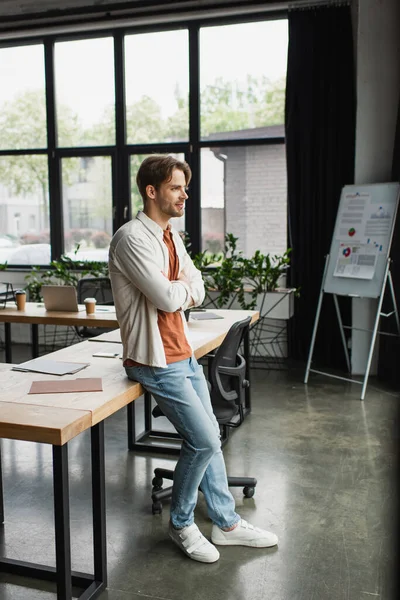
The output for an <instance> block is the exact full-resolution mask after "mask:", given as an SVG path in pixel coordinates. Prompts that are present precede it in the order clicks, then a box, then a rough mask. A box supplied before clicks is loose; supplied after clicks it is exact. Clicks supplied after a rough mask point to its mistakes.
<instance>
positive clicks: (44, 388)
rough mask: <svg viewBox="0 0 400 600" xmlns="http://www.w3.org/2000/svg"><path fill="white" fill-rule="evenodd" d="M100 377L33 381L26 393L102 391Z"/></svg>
mask: <svg viewBox="0 0 400 600" xmlns="http://www.w3.org/2000/svg"><path fill="white" fill-rule="evenodd" d="M102 391H103V384H102V381H101V377H88V378H81V379H67V380H65V379H62V380H59V379H57V380H56V381H55V380H54V379H50V380H46V381H33V382H32V385H31V389H30V390H29V392H28V394H64V393H68V392H102Z"/></svg>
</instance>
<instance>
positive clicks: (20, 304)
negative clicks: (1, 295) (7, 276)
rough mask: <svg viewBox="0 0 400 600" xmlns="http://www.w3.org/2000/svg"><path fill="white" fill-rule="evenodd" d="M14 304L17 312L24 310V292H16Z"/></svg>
mask: <svg viewBox="0 0 400 600" xmlns="http://www.w3.org/2000/svg"><path fill="white" fill-rule="evenodd" d="M15 303H16V305H17V310H25V304H26V292H25V290H17V291H16V292H15Z"/></svg>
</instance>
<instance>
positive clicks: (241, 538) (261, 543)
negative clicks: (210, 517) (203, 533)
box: [211, 519, 278, 548]
mask: <svg viewBox="0 0 400 600" xmlns="http://www.w3.org/2000/svg"><path fill="white" fill-rule="evenodd" d="M211 541H212V542H213V543H214V544H217V545H219V546H252V547H253V548H269V547H271V546H276V545H277V543H278V537H277V536H276V535H275V534H274V533H271V532H270V531H265V530H264V529H260V528H259V527H253V525H250V523H247V521H245V520H244V519H241V520H240V521H239V523H238V524H237V525H236V527H235V529H232V530H231V531H223V530H222V529H220V528H219V527H217V525H213V527H212V531H211Z"/></svg>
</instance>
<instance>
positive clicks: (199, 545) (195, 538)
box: [169, 522, 219, 563]
mask: <svg viewBox="0 0 400 600" xmlns="http://www.w3.org/2000/svg"><path fill="white" fill-rule="evenodd" d="M169 535H170V538H171V539H172V540H173V541H174V542H175V544H176V545H177V546H179V548H180V549H181V550H183V552H184V553H185V554H186V555H187V556H188V557H189V558H191V559H193V560H197V561H199V562H203V563H213V562H215V561H217V560H218V559H219V552H218V550H217V549H216V547H215V546H213V545H212V544H210V542H209V541H208V540H207V539H206V538H205V537H204V535H203V534H202V533H201V531H200V530H199V528H198V527H197V525H195V524H194V523H193V525H189V526H188V527H184V528H183V529H175V527H174V526H173V525H172V523H171V522H170V523H169Z"/></svg>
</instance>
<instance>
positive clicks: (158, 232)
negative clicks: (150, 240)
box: [136, 210, 171, 240]
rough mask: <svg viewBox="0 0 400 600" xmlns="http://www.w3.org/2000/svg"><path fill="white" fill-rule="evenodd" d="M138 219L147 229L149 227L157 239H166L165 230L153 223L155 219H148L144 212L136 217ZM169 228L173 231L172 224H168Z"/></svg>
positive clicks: (140, 212)
mask: <svg viewBox="0 0 400 600" xmlns="http://www.w3.org/2000/svg"><path fill="white" fill-rule="evenodd" d="M136 218H137V219H139V221H141V222H142V223H143V225H144V226H145V227H147V229H149V230H150V231H151V232H152V233H153V234H154V235H155V236H156V237H158V238H159V239H160V240H162V239H163V237H164V230H163V228H162V227H160V226H159V225H158V223H156V222H155V221H153V219H150V217H148V216H147V215H146V214H145V213H144V212H143V211H141V210H139V212H138V214H137V215H136ZM168 228H169V229H171V225H170V224H168V227H167V229H168Z"/></svg>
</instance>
